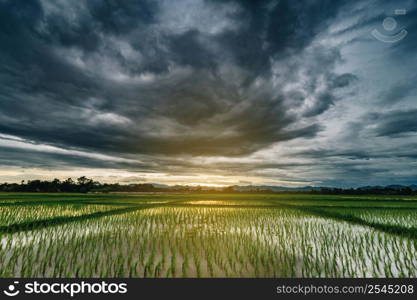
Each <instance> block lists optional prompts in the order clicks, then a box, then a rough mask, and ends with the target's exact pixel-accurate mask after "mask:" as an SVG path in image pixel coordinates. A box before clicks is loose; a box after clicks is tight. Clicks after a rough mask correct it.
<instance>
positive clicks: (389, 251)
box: [0, 193, 417, 278]
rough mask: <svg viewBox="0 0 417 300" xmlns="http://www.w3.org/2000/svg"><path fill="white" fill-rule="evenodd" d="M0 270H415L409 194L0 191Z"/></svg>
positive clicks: (111, 273) (55, 273)
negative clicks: (61, 192) (60, 192)
mask: <svg viewBox="0 0 417 300" xmlns="http://www.w3.org/2000/svg"><path fill="white" fill-rule="evenodd" d="M0 277H57V278H58V277H59V278H61V277H103V278H104V277H151V278H154V277H417V197H416V196H362V195H361V196H351V195H349V196H331V195H304V194H288V195H286V194H58V193H57V194H38V193H37V194H31V193H2V194H0Z"/></svg>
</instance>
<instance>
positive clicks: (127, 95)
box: [0, 0, 417, 187]
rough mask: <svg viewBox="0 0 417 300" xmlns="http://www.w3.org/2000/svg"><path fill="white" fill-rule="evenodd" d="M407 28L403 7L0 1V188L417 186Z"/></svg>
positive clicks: (245, 1)
mask: <svg viewBox="0 0 417 300" xmlns="http://www.w3.org/2000/svg"><path fill="white" fill-rule="evenodd" d="M416 15H417V2H416V1H414V0H398V1H382V0H381V1H378V0H375V1H374V0H363V1H334V0H317V1H314V0H303V1H285V0H271V1H253V0H222V1H220V0H176V1H171V0H161V1H156V0H140V1H135V0H132V1H110V0H108V1H105V0H89V1H63V0H31V1H15V0H0V182H20V181H21V180H33V179H53V178H59V179H65V178H68V177H72V178H77V177H79V176H82V175H85V176H87V177H91V178H94V179H95V180H98V181H101V182H120V183H124V184H128V183H145V182H146V183H162V184H170V185H172V184H189V185H213V186H225V185H235V184H238V185H279V186H291V187H296V186H306V185H313V186H335V187H336V186H337V187H357V186H363V185H388V184H406V185H408V184H416V183H417V150H416V149H417V102H416V101H417V99H416V97H417V85H416V79H417V71H416V67H417V51H416V48H417V16H416ZM375 30H376V32H377V33H378V35H375V34H373V32H374V33H375ZM404 33H406V34H405V36H404ZM381 37H382V38H381Z"/></svg>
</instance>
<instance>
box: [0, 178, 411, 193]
mask: <svg viewBox="0 0 417 300" xmlns="http://www.w3.org/2000/svg"><path fill="white" fill-rule="evenodd" d="M413 187H415V186H413ZM0 192H32V193H33V192H40V193H109V192H130V193H134V192H177V193H181V192H184V193H262V194H265V193H273V194H288V193H291V194H329V195H366V194H375V195H417V188H412V187H409V186H386V187H380V186H377V187H366V188H364V187H362V188H349V189H342V188H328V187H321V188H312V189H311V190H305V189H303V190H299V191H297V190H288V191H286V190H282V191H274V190H272V189H270V190H268V189H262V190H260V189H257V188H256V187H254V188H253V189H251V190H241V189H239V186H228V187H223V188H219V187H213V188H210V187H201V186H181V185H180V186H173V187H158V186H155V185H153V184H151V183H139V184H125V185H122V184H119V183H100V182H98V181H94V180H93V179H91V178H87V177H85V176H81V177H79V178H77V179H76V180H73V179H72V178H68V179H66V180H60V179H54V180H51V181H48V180H28V181H24V180H23V181H22V182H20V183H2V184H0Z"/></svg>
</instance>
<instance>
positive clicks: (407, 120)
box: [370, 109, 417, 136]
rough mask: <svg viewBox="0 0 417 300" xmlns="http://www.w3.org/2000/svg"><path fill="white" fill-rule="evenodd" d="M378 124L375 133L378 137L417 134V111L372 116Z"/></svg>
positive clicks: (392, 112)
mask: <svg viewBox="0 0 417 300" xmlns="http://www.w3.org/2000/svg"><path fill="white" fill-rule="evenodd" d="M370 117H371V120H372V121H373V123H375V124H377V125H376V128H375V132H376V134H377V135H378V136H397V135H401V134H407V133H416V132H417V109H411V110H407V111H389V112H385V113H375V114H372V115H370Z"/></svg>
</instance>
